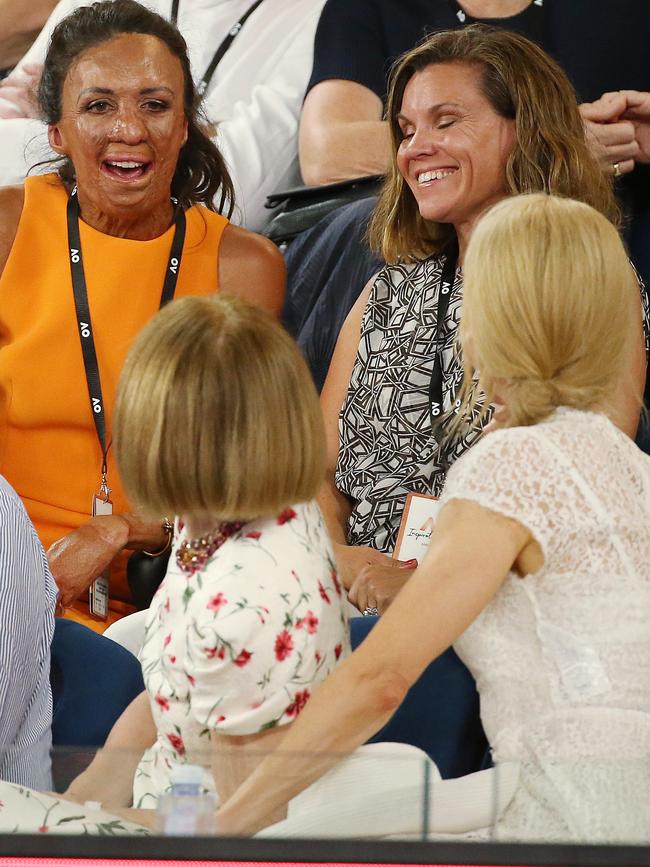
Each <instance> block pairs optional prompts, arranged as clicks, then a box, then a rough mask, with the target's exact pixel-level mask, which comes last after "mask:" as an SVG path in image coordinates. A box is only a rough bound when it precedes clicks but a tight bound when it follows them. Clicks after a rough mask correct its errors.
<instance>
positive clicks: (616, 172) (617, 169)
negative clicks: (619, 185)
mask: <svg viewBox="0 0 650 867" xmlns="http://www.w3.org/2000/svg"><path fill="white" fill-rule="evenodd" d="M620 176H621V167H620V165H619V164H618V163H614V177H615V178H620Z"/></svg>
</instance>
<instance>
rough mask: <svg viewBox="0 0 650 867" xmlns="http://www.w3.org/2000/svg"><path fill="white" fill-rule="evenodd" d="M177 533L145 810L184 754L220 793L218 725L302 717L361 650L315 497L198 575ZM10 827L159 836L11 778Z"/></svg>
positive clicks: (151, 663)
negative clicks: (182, 557) (184, 558)
mask: <svg viewBox="0 0 650 867" xmlns="http://www.w3.org/2000/svg"><path fill="white" fill-rule="evenodd" d="M177 529H178V532H177V538H176V542H175V547H174V551H173V553H172V557H171V558H170V565H169V570H168V573H167V577H166V578H165V580H164V582H163V583H162V584H161V586H160V588H159V590H158V592H157V594H156V596H155V597H154V600H153V602H152V605H151V608H150V610H149V615H148V620H147V629H146V637H145V643H144V646H143V649H142V652H141V660H142V666H143V672H144V677H145V683H146V686H147V690H148V692H149V695H150V698H151V707H152V711H153V717H154V720H155V722H156V726H157V729H158V738H157V740H156V743H155V744H154V745H153V747H151V748H150V749H149V750H147V752H146V753H145V754H144V756H143V759H142V761H141V762H140V765H139V767H138V770H137V772H136V775H135V779H134V801H133V806H134V807H144V808H155V807H156V802H157V797H158V795H159V794H160V793H162V792H163V791H165V790H166V789H168V788H169V775H170V771H171V769H172V768H173V767H174V765H175V764H177V763H179V762H192V763H194V764H200V765H203V766H204V767H205V769H206V770H205V775H204V786H205V788H206V790H208V791H214V790H215V786H214V779H213V777H212V773H211V772H210V770H209V767H210V758H211V755H210V732H211V731H217V732H220V733H222V734H226V735H227V734H230V735H246V734H254V733H256V732H261V731H263V730H264V729H268V728H272V727H274V726H282V725H286V724H287V723H290V722H292V721H293V720H294V719H295V718H296V717H297V716H298V714H299V713H300V711H301V710H302V709H303V708H304V706H305V705H306V703H307V702H308V701H309V698H310V697H311V695H312V693H313V691H314V690H315V689H316V687H317V686H318V684H319V683H320V682H321V681H323V680H324V679H325V678H326V677H327V675H328V674H329V673H330V672H331V671H332V669H333V668H334V666H335V665H336V663H337V660H338V659H339V658H341V657H342V656H344V655H346V654H347V653H348V652H349V638H348V626H347V620H346V613H345V611H346V609H345V601H344V600H345V597H344V595H343V593H342V589H341V585H340V583H339V581H338V578H337V575H336V568H335V565H334V558H333V555H332V550H331V545H330V541H329V539H328V536H327V532H326V530H325V525H324V522H323V519H322V516H321V513H320V510H319V509H318V506H317V505H316V504H315V503H313V502H312V503H303V504H300V505H295V506H293V507H290V508H287V509H285V510H284V511H283V512H281V514H279V515H277V516H275V517H273V518H270V519H266V520H260V521H254V522H251V523H249V524H246V525H244V526H243V527H242V528H241V530H240V531H238V532H237V533H236V534H235V535H233V536H232V537H231V538H230V539H228V541H227V542H226V543H225V544H224V545H222V547H221V548H219V549H218V550H217V551H216V552H215V553H214V554H213V556H212V557H211V558H210V559H209V560H208V561H207V562H206V563H205V565H204V566H203V568H202V569H201V570H199V571H196V572H194V574H192V575H187V574H185V573H184V572H182V571H181V570H180V569H179V568H178V566H177V565H176V557H175V552H176V550H177V549H178V546H179V545H180V544H181V543H182V541H183V540H184V538H185V531H184V530H183V528H182V527H180V526H179V527H178V528H177ZM0 833H41V834H49V833H58V834H100V835H134V834H149V833H151V832H150V831H149V830H148V829H147V828H145V827H142V826H141V825H138V824H135V823H132V822H129V821H127V820H124V819H121V818H120V817H117V816H114V815H112V814H111V813H109V812H107V811H105V810H102V809H101V808H100V807H99V805H98V804H91V803H90V802H89V803H87V804H84V805H82V804H77V803H75V802H73V801H68V800H65V799H64V798H60V797H52V796H51V795H49V794H46V793H44V792H36V791H34V790H33V789H28V788H25V787H24V786H18V785H14V784H13V783H6V782H2V781H0Z"/></svg>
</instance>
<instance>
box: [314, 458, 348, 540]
mask: <svg viewBox="0 0 650 867" xmlns="http://www.w3.org/2000/svg"><path fill="white" fill-rule="evenodd" d="M318 505H319V506H320V509H321V512H322V513H323V517H324V518H325V525H326V526H327V532H328V533H329V534H330V538H331V540H332V541H333V542H334V543H335V544H340V545H347V535H346V528H347V523H348V520H349V518H350V515H351V514H352V506H351V504H350V501H349V500H348V498H347V497H346V496H345V494H342V493H341V492H340V491H339V489H338V488H337V487H336V483H335V481H334V473H333V472H331V473H330V472H328V473H327V476H326V478H325V481H324V482H323V484H322V486H321V489H320V491H319V493H318Z"/></svg>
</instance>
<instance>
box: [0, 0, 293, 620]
mask: <svg viewBox="0 0 650 867" xmlns="http://www.w3.org/2000/svg"><path fill="white" fill-rule="evenodd" d="M39 101H40V105H41V110H42V113H43V116H44V117H45V119H46V121H47V122H48V124H49V140H50V145H51V146H52V148H53V150H54V151H56V153H57V154H59V155H60V158H61V160H60V165H59V168H58V172H57V173H56V174H48V175H44V176H39V177H33V178H30V179H28V180H27V181H26V183H25V186H24V187H21V188H5V189H2V190H0V472H2V473H3V474H4V475H5V476H6V477H7V479H8V480H9V481H10V482H11V484H12V485H13V486H14V487H15V488H16V490H17V491H18V492H19V494H20V495H21V497H22V499H23V502H24V503H25V506H26V508H27V511H28V512H29V514H30V517H31V518H32V520H33V522H34V524H35V525H36V527H37V530H38V532H39V534H40V536H41V540H42V541H43V544H44V545H45V547H46V549H48V557H49V560H50V565H51V568H52V571H53V574H54V577H55V579H56V581H57V584H58V586H59V589H60V592H61V602H62V603H63V605H66V606H67V605H71V604H72V603H73V602H75V600H77V599H78V597H79V598H80V596H81V594H82V593H83V592H84V591H85V590H87V588H89V587H90V586H91V585H93V582H94V581H95V579H96V578H97V577H98V576H100V575H101V574H102V573H103V572H104V571H105V570H106V569H107V567H108V566H109V565H110V564H113V568H112V570H111V586H110V609H111V610H110V611H109V614H108V621H109V622H110V621H111V620H114V619H116V617H117V616H119V615H120V614H121V613H125V612H126V611H128V610H130V609H129V606H128V598H129V595H128V589H127V587H126V585H125V582H124V569H123V562H122V561H123V559H124V558H123V557H121V556H120V554H121V552H122V551H123V550H124V549H144V550H150V551H152V552H155V551H157V550H159V549H161V548H164V547H165V545H166V544H167V542H168V536H169V531H168V529H167V528H166V526H165V523H164V521H163V519H162V516H161V521H160V522H158V523H156V524H151V523H149V522H144V521H142V520H140V519H139V518H138V516H137V514H136V513H135V512H134V511H133V510H132V508H131V506H130V505H129V503H128V502H127V500H126V498H125V496H124V493H123V491H122V486H121V483H120V480H119V477H118V474H117V469H116V467H115V464H114V462H113V455H112V452H111V449H110V429H111V410H112V406H113V400H114V395H115V388H116V385H117V380H118V377H119V374H120V370H121V368H122V364H123V361H124V358H125V356H126V353H127V351H128V349H129V347H130V345H131V343H132V341H133V339H134V338H135V336H136V334H137V333H138V332H139V331H140V329H141V328H142V326H143V325H144V324H145V323H146V322H147V320H149V319H150V318H151V317H152V316H153V315H154V313H155V312H156V311H157V310H158V308H159V306H160V305H161V303H162V298H163V294H164V295H165V297H166V298H167V299H169V297H172V296H173V297H180V296H183V295H208V294H211V293H215V292H218V291H220V292H226V293H231V294H238V295H245V296H247V297H248V298H249V300H252V301H254V302H255V303H257V304H259V305H260V306H262V307H264V308H266V309H267V310H269V311H271V312H272V313H274V314H276V315H277V314H278V313H279V311H280V308H281V305H282V299H283V294H284V266H283V262H282V257H281V256H280V254H279V252H278V251H277V250H276V248H275V247H274V246H273V245H272V244H271V243H270V242H268V241H267V240H266V239H264V238H261V237H259V236H257V235H254V234H252V233H250V232H247V231H245V230H244V229H240V228H237V227H235V226H232V225H231V224H230V223H229V221H228V219H227V217H225V216H223V215H222V213H219V212H218V211H224V210H227V213H228V215H230V213H231V212H232V201H233V191H232V184H231V181H230V178H229V176H228V172H227V169H226V167H225V164H224V162H223V160H222V158H221V156H220V154H219V152H218V150H217V149H216V147H215V146H214V144H212V143H211V141H210V139H209V138H208V137H207V136H205V135H204V134H203V132H202V131H201V128H200V126H199V113H198V104H199V97H198V96H197V94H196V92H195V89H194V85H193V82H192V78H191V74H190V68H189V62H188V59H187V53H186V47H185V42H184V40H183V38H182V37H181V36H180V34H179V33H178V31H177V30H176V28H175V27H174V26H173V25H171V24H169V23H168V22H167V21H165V20H164V19H163V18H161V17H159V16H157V15H155V14H154V13H152V12H150V11H149V10H147V9H145V8H144V7H142V6H140V5H139V4H138V3H136V2H134V0H114V2H103V3H99V4H95V5H94V6H92V7H84V8H80V9H77V10H76V11H75V12H74V13H72V14H71V15H70V16H69V17H68V18H66V19H65V20H64V21H62V22H61V23H60V25H59V26H58V27H57V29H56V30H55V32H54V34H53V37H52V42H51V46H50V49H49V51H48V56H47V58H46V61H45V67H44V71H43V77H42V81H41V86H40V90H39ZM172 197H173V198H172ZM215 200H216V201H218V203H219V204H218V211H215V205H214V204H213V201H215ZM163 287H164V289H163ZM142 397H143V400H146V397H147V396H146V395H143V396H142ZM163 421H164V420H162V419H161V423H162V422H163ZM109 491H110V493H109ZM106 501H109V502H110V505H109V504H108V503H107V502H106ZM107 512H112V514H106V513H107ZM93 515H96V516H93ZM91 516H93V517H91ZM120 563H122V568H121V569H120V568H119V565H120ZM93 586H94V588H95V590H96V591H97V594H98V595H96V597H95V604H96V606H98V609H97V610H101V606H102V603H103V602H104V603H105V599H104V598H103V597H102V592H103V590H102V587H101V586H100V585H98V584H94V585H93ZM125 603H126V604H125ZM75 608H78V609H79V612H80V615H81V616H79V614H78V615H77V616H76V618H75V619H87V618H86V617H84V614H85V612H87V610H88V609H87V606H85V605H84V604H83V603H81V602H77V603H76V605H75ZM95 625H96V624H95Z"/></svg>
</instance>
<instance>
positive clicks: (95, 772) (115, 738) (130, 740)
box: [65, 692, 156, 821]
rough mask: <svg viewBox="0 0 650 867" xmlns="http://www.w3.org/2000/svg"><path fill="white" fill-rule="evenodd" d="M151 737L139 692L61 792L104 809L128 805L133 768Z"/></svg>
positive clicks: (145, 699)
mask: <svg viewBox="0 0 650 867" xmlns="http://www.w3.org/2000/svg"><path fill="white" fill-rule="evenodd" d="M155 740H156V728H155V726H154V722H153V717H152V716H151V708H150V705H149V696H148V695H147V693H146V692H142V693H140V695H139V696H137V698H135V699H134V700H133V701H132V702H131V704H130V705H129V706H128V707H127V709H126V710H125V711H124V713H123V714H122V715H121V716H120V718H119V719H118V720H117V722H116V723H115V725H114V726H113V728H112V730H111V733H110V734H109V736H108V738H107V740H106V744H105V746H104V747H103V749H101V750H99V751H98V753H97V754H96V756H95V758H94V759H93V761H92V762H91V764H90V765H89V766H88V767H87V768H86V770H85V771H84V772H83V773H81V774H80V775H79V776H78V777H76V779H74V780H73V781H72V783H71V784H70V786H69V788H68V790H67V791H66V793H65V796H66V797H69V798H71V799H72V800H75V801H79V802H80V803H83V802H84V801H99V802H100V803H101V804H102V805H103V806H105V807H107V808H108V809H110V808H115V807H129V806H130V805H131V801H132V794H133V777H134V775H135V771H136V768H137V767H138V764H139V762H140V759H141V758H142V754H143V753H144V751H145V750H146V749H147V748H148V747H150V746H151V745H152V744H153V743H154V741H155ZM145 812H147V811H145ZM133 821H138V820H137V819H134V820H133Z"/></svg>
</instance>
